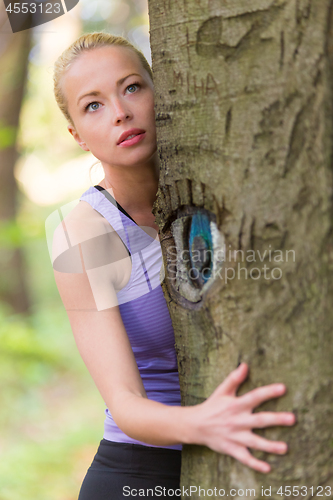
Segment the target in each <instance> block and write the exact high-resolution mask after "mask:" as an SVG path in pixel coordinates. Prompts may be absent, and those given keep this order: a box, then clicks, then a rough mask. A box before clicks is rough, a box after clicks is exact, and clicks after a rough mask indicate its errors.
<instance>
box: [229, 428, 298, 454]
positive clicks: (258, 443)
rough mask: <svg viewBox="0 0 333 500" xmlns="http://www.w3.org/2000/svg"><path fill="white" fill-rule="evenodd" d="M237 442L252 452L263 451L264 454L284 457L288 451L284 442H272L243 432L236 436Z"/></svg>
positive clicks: (251, 433)
mask: <svg viewBox="0 0 333 500" xmlns="http://www.w3.org/2000/svg"><path fill="white" fill-rule="evenodd" d="M238 440H239V441H240V443H241V444H242V445H243V446H246V447H248V448H253V449H254V450H260V451H265V452H266V453H276V454H278V455H284V454H285V453H287V451H288V445H287V443H285V442H284V441H272V440H270V439H266V438H264V437H262V436H258V434H254V433H253V432H244V433H242V434H239V435H238Z"/></svg>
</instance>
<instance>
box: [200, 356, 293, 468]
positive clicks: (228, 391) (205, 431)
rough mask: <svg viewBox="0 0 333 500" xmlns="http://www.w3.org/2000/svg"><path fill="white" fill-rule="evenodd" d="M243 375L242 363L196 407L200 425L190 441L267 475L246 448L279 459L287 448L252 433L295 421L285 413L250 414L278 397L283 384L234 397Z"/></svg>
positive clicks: (245, 367)
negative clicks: (273, 454)
mask: <svg viewBox="0 0 333 500" xmlns="http://www.w3.org/2000/svg"><path fill="white" fill-rule="evenodd" d="M247 373H248V366H247V364H246V363H242V364H241V365H240V366H239V367H238V368H237V369H236V370H234V371H232V372H231V373H230V374H229V375H228V377H227V378H226V379H225V380H224V382H223V383H222V384H220V385H219V386H218V387H217V388H216V389H215V391H214V392H213V393H212V394H211V395H210V396H209V398H208V399H206V401H204V402H203V403H201V404H200V405H196V408H197V409H198V410H199V407H200V410H199V411H198V414H197V417H198V419H199V421H200V422H199V424H198V426H197V429H198V437H194V439H195V442H196V444H202V445H205V446H208V447H209V448H211V449H212V450H214V451H217V452H218V453H224V454H226V455H230V456H232V457H234V458H236V459H237V460H239V461H240V462H242V463H243V464H245V465H247V466H248V467H251V468H252V469H255V470H257V471H259V472H264V473H267V472H269V471H270V470H271V468H270V465H269V464H268V463H267V462H264V461H262V460H258V459H257V458H255V457H254V456H253V455H251V453H250V452H249V450H248V448H254V449H256V450H262V451H265V452H267V453H277V454H279V455H283V454H285V453H286V452H287V450H288V446H287V444H286V443H285V442H283V441H271V440H268V439H265V438H263V437H261V436H258V435H257V434H255V433H253V432H252V429H255V428H264V427H270V426H274V425H293V424H294V423H295V421H296V418H295V415H294V414H293V413H289V412H269V411H263V412H258V413H253V409H254V408H256V407H257V406H259V405H260V404H262V403H263V402H265V401H267V400H269V399H271V398H276V397H279V396H282V395H283V394H284V393H285V392H286V387H285V385H284V384H271V385H266V386H263V387H258V388H257V389H253V390H252V391H250V392H248V393H246V394H244V395H243V396H239V397H237V396H236V392H237V390H238V388H239V386H240V385H241V384H242V383H243V382H244V381H245V379H246V377H247ZM193 442H194V441H193Z"/></svg>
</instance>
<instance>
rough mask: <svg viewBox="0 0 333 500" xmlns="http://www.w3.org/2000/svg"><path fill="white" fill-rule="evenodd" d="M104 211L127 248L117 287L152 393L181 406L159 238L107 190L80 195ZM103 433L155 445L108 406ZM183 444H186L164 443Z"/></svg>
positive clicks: (117, 439) (121, 440)
mask: <svg viewBox="0 0 333 500" xmlns="http://www.w3.org/2000/svg"><path fill="white" fill-rule="evenodd" d="M80 200H84V201H86V202H88V203H89V204H90V205H91V206H92V208H94V209H95V210H96V211H97V212H99V213H100V214H101V215H102V216H103V217H104V218H105V219H106V220H107V221H108V222H109V223H110V224H111V226H112V227H113V229H114V230H115V231H116V232H117V234H118V235H119V237H120V238H121V239H122V241H123V243H124V244H125V246H126V248H127V249H128V251H129V253H130V256H131V261H132V270H131V275H130V279H129V281H128V283H127V284H126V285H125V287H124V288H122V289H121V290H120V291H119V292H118V293H117V299H118V304H119V310H120V314H121V317H122V320H123V322H124V325H125V328H126V332H127V334H128V338H129V340H130V343H131V346H132V350H133V353H134V356H135V359H136V362H137V365H138V368H139V372H140V375H141V378H142V382H143V385H144V388H145V390H146V393H147V396H148V399H152V400H154V401H158V402H160V403H164V404H166V405H175V406H180V388H179V376H178V368H177V358H176V351H175V346H174V344H175V339H174V331H173V327H172V323H171V318H170V314H169V310H168V308H167V304H166V301H165V298H164V295H163V290H162V287H161V279H162V278H163V271H164V268H163V266H162V264H163V260H162V252H161V246H160V243H159V241H158V239H157V238H156V239H153V238H152V237H151V236H149V235H148V234H147V233H146V232H145V231H144V230H143V229H142V228H140V226H138V225H137V224H136V223H135V222H134V220H133V219H132V218H131V217H130V216H129V215H128V214H127V213H126V212H125V210H124V209H123V208H122V207H121V206H120V205H119V204H118V203H117V202H116V201H115V200H114V198H113V197H112V196H111V195H110V194H109V193H108V191H106V190H102V188H100V187H99V186H98V187H97V188H96V187H93V186H92V187H90V188H89V189H88V190H87V191H86V192H85V193H84V194H83V195H82V196H81V198H80ZM105 413H106V418H105V422H104V436H103V437H104V439H107V440H109V441H115V442H118V443H133V444H141V445H145V446H154V445H151V444H147V443H143V442H141V441H137V440H136V439H132V438H130V437H129V436H127V435H126V434H124V433H123V432H122V431H121V430H120V429H119V427H118V426H117V425H116V423H115V422H114V420H113V418H112V415H111V413H110V411H109V410H108V409H106V410H105ZM159 447H160V448H161V447H162V448H170V449H175V450H181V449H182V445H181V444H175V445H171V446H159Z"/></svg>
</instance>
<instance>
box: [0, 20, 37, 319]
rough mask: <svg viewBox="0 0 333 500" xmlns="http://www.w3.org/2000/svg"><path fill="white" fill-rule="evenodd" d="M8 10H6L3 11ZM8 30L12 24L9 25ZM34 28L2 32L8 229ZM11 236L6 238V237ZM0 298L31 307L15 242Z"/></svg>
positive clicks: (1, 185) (0, 193)
mask: <svg viewBox="0 0 333 500" xmlns="http://www.w3.org/2000/svg"><path fill="white" fill-rule="evenodd" d="M4 14H5V13H4ZM8 30H9V28H8ZM30 40H31V30H26V31H22V32H20V33H15V34H13V33H11V32H9V31H8V32H4V33H1V47H0V67H1V83H0V223H1V226H2V232H7V233H9V232H10V231H11V224H13V223H14V221H15V217H16V212H17V184H16V181H15V177H14V166H15V162H16V160H17V158H18V152H17V149H16V137H17V130H18V123H19V115H20V109H21V103H22V97H23V90H24V85H25V81H26V72H27V63H28V55H29V50H30ZM8 239H9V240H10V238H8V237H7V238H6V240H8ZM0 275H1V287H0V298H1V300H2V301H4V302H6V303H8V304H9V305H10V306H11V308H12V309H13V311H14V312H17V313H20V312H26V311H27V310H28V307H29V300H28V294H27V290H26V285H25V272H24V262H23V256H22V251H21V248H19V247H16V246H15V245H14V244H13V245H11V244H9V245H6V246H4V247H3V248H1V253H0Z"/></svg>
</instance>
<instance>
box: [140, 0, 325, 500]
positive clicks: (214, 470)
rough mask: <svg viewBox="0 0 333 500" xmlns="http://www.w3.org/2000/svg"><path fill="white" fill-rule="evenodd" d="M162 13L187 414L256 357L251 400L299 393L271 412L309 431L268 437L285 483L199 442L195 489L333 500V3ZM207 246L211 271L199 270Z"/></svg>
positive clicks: (161, 60)
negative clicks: (283, 450) (266, 389)
mask: <svg viewBox="0 0 333 500" xmlns="http://www.w3.org/2000/svg"><path fill="white" fill-rule="evenodd" d="M149 16H150V37H151V48H152V61H153V72H154V84H155V98H156V113H157V114H156V123H157V131H158V149H159V155H160V160H161V174H160V183H159V190H158V198H157V201H156V203H155V205H154V215H155V217H156V222H157V223H158V225H159V228H160V238H161V244H162V252H163V258H164V263H165V269H166V276H165V280H164V282H163V289H164V293H165V296H166V299H167V302H168V305H169V310H170V314H171V317H172V321H173V325H174V329H175V336H176V349H177V354H178V364H179V373H180V382H181V392H182V404H186V405H192V404H196V403H200V402H202V401H203V400H204V399H206V398H207V397H208V396H209V395H210V394H211V393H212V391H213V390H214V389H215V388H216V387H217V385H218V384H219V383H221V382H222V380H223V379H224V378H225V377H226V376H227V375H228V373H229V372H230V371H231V370H232V369H234V368H236V367H237V365H238V363H239V362H240V361H245V362H247V363H248V364H249V365H250V374H249V377H248V380H247V381H246V383H245V384H244V385H243V386H242V388H241V390H240V391H239V394H243V393H245V392H247V391H248V390H251V389H253V388H255V387H258V386H261V385H266V384H270V383H273V382H283V383H285V384H286V385H287V388H288V392H287V394H286V395H285V396H283V397H281V398H278V399H276V400H272V401H270V402H267V403H266V404H264V405H262V406H261V407H260V410H273V411H284V410H286V411H293V412H295V413H296V415H297V419H298V423H297V425H295V426H294V427H292V428H285V427H274V428H270V429H266V430H256V432H257V433H258V434H260V435H263V436H265V437H267V438H268V439H274V440H283V441H286V442H287V443H288V444H289V452H288V454H287V455H285V456H277V455H272V454H265V453H261V452H258V451H253V450H252V452H253V454H254V455H255V456H257V457H258V458H261V459H264V460H267V461H268V462H269V463H270V464H271V466H272V472H271V473H270V474H268V475H264V474H260V473H257V472H255V471H253V470H250V469H249V468H247V467H246V466H243V465H242V464H240V463H239V462H237V461H235V460H234V459H232V458H230V457H227V456H224V455H220V454H217V453H214V452H213V451H211V450H209V449H207V448H205V447H199V446H184V450H183V456H182V480H181V481H182V485H184V486H185V487H186V486H187V487H188V486H189V485H197V486H198V487H199V486H201V487H202V488H214V487H217V489H221V488H223V489H224V490H225V492H226V494H225V496H227V494H228V493H229V491H228V490H229V489H231V488H236V489H238V488H242V489H244V490H246V489H247V488H253V489H255V496H253V494H252V498H264V497H265V496H264V495H263V493H262V489H261V488H262V487H263V488H264V489H267V488H268V487H269V486H271V487H272V492H271V495H270V496H271V497H272V498H274V499H275V498H276V499H281V498H284V497H287V496H288V494H287V493H285V490H284V487H285V486H286V485H291V486H297V485H298V486H305V487H307V488H306V489H304V490H302V491H303V493H304V495H303V494H302V495H300V496H303V497H304V498H310V497H312V496H316V494H317V493H318V492H319V493H320V491H321V490H320V489H319V490H317V487H318V486H319V485H321V486H322V487H323V488H324V490H323V495H324V496H326V497H331V498H332V493H333V425H332V417H333V397H332V396H333V369H332V366H333V363H332V359H333V342H332V333H331V332H332V325H333V308H332V298H333V297H332V295H333V276H332V271H333V231H332V212H333V210H332V186H333V184H332V137H333V134H332V133H333V99H332V98H333V73H332V70H333V2H332V0H316V2H314V1H313V0H275V1H272V0H252V1H251V2H249V1H244V0H225V1H224V2H221V1H219V0H173V1H172V0H150V1H149ZM198 221H199V222H200V221H201V222H200V224H201V226H200V224H199V226H200V227H199V229H198V227H197V226H198V224H197V222H198ZM195 236H198V238H199V239H197V241H196V242H195V243H194V239H193V237H195ZM200 238H201V239H200ZM193 245H194V246H193ZM200 245H203V247H205V248H208V249H210V250H212V254H211V255H212V257H211V260H210V261H209V259H208V260H207V259H206V261H205V262H204V259H201V257H199V263H196V262H195V259H194V250H198V249H199V254H198V255H201V254H200ZM203 247H201V250H202V248H203ZM222 248H223V252H222V258H221V254H220V255H217V254H218V253H219V252H218V251H219V250H221V249H222ZM189 256H190V257H189ZM200 259H201V260H200ZM186 260H187V262H186ZM207 263H208V264H207ZM204 264H205V265H206V267H207V265H208V268H209V269H210V270H209V271H208V279H205V277H203V276H202V275H200V272H201V271H202V268H203V265H204ZM264 266H266V267H264ZM193 268H196V276H198V275H199V279H192V275H191V274H190V273H191V269H192V270H193ZM233 273H234V274H233ZM194 278H195V277H194ZM206 278H207V276H206ZM200 280H201V281H200ZM280 486H282V487H283V490H280V492H282V495H279V494H278V493H277V491H278V488H279V487H280ZM311 486H313V487H314V490H310V487H311ZM328 486H330V487H331V488H332V490H331V492H330V494H328V493H329V491H330V490H329V488H328ZM325 487H327V489H326V490H325ZM201 496H202V495H201ZM229 496H230V495H229ZM242 496H243V495H242V493H241V492H240V493H237V494H236V496H235V498H241V497H242ZM292 496H293V497H294V496H295V495H294V494H293V495H292ZM192 498H200V496H199V493H196V494H195V493H194V494H192Z"/></svg>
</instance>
